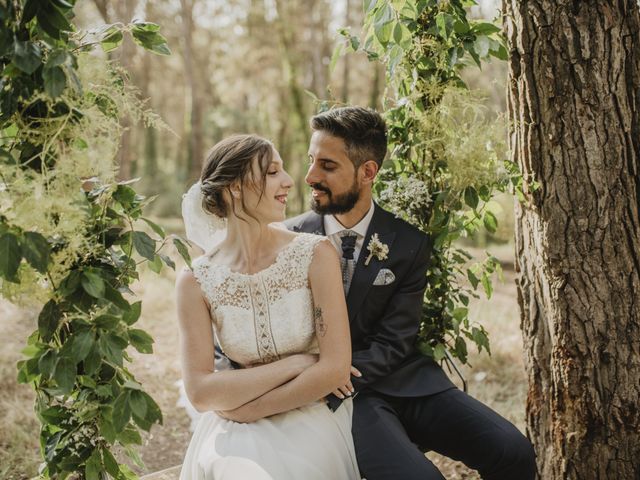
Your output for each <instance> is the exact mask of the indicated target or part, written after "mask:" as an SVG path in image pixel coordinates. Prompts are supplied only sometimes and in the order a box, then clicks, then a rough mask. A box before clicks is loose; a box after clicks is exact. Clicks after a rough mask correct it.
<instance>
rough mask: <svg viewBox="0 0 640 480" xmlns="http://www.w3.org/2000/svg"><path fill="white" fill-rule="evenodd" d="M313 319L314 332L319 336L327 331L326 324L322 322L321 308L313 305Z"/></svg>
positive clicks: (322, 335)
mask: <svg viewBox="0 0 640 480" xmlns="http://www.w3.org/2000/svg"><path fill="white" fill-rule="evenodd" d="M313 319H314V321H315V324H316V334H317V335H318V336H319V337H324V336H325V334H326V333H327V324H326V323H324V318H322V309H321V308H320V307H313Z"/></svg>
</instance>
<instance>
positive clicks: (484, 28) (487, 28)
mask: <svg viewBox="0 0 640 480" xmlns="http://www.w3.org/2000/svg"><path fill="white" fill-rule="evenodd" d="M471 30H472V31H473V33H475V34H476V35H491V34H493V33H498V32H499V31H500V27H498V26H497V25H494V24H493V23H486V22H481V23H476V24H474V25H473V27H472V28H471Z"/></svg>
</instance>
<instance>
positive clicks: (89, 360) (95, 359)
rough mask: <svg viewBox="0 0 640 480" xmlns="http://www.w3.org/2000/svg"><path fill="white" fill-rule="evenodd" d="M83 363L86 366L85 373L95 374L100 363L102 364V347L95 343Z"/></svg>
mask: <svg viewBox="0 0 640 480" xmlns="http://www.w3.org/2000/svg"><path fill="white" fill-rule="evenodd" d="M82 365H83V367H84V373H85V374H87V375H93V374H94V373H95V372H97V371H98V369H99V368H100V365H102V354H101V353H100V348H99V346H98V345H97V344H96V343H94V344H93V347H92V348H91V350H90V351H89V354H88V355H87V357H86V358H85V359H84V362H83V363H82Z"/></svg>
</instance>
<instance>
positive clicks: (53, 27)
mask: <svg viewBox="0 0 640 480" xmlns="http://www.w3.org/2000/svg"><path fill="white" fill-rule="evenodd" d="M36 16H37V18H38V25H39V26H40V28H42V30H44V31H45V33H47V35H49V36H51V38H55V39H56V40H60V39H61V38H62V32H68V31H71V30H72V27H71V24H70V23H69V21H68V20H67V18H66V17H65V16H64V14H63V13H62V12H61V11H60V10H58V9H57V8H56V7H55V6H53V5H51V4H49V5H47V6H45V7H44V8H41V9H40V10H38V13H37V14H36Z"/></svg>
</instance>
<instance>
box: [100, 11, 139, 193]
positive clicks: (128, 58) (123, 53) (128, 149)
mask: <svg viewBox="0 0 640 480" xmlns="http://www.w3.org/2000/svg"><path fill="white" fill-rule="evenodd" d="M99 3H100V2H98V3H96V5H97V6H99ZM137 3H138V0H125V1H122V2H118V3H116V15H117V18H118V20H119V21H121V22H123V23H129V22H131V20H132V18H133V14H134V12H135V9H136V6H137ZM103 5H104V2H103ZM104 7H105V12H107V14H106V16H103V18H108V10H106V5H104ZM99 9H100V12H101V14H102V8H99ZM135 53H136V46H135V44H134V43H133V40H131V38H129V36H128V35H125V38H124V40H123V41H122V46H121V48H120V50H119V54H120V55H119V62H120V65H122V68H123V69H124V70H125V72H129V74H130V75H131V74H132V73H133V70H134V61H133V56H134V55H135ZM132 76H133V75H132ZM120 123H121V125H122V136H121V137H120V146H119V148H118V167H119V168H118V178H119V179H121V180H129V179H130V178H131V177H132V176H133V175H134V172H135V171H136V165H135V162H136V160H135V156H134V153H135V148H133V145H134V140H133V133H134V132H133V122H132V120H131V118H130V117H129V116H128V115H125V116H124V117H122V118H121V119H120Z"/></svg>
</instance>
